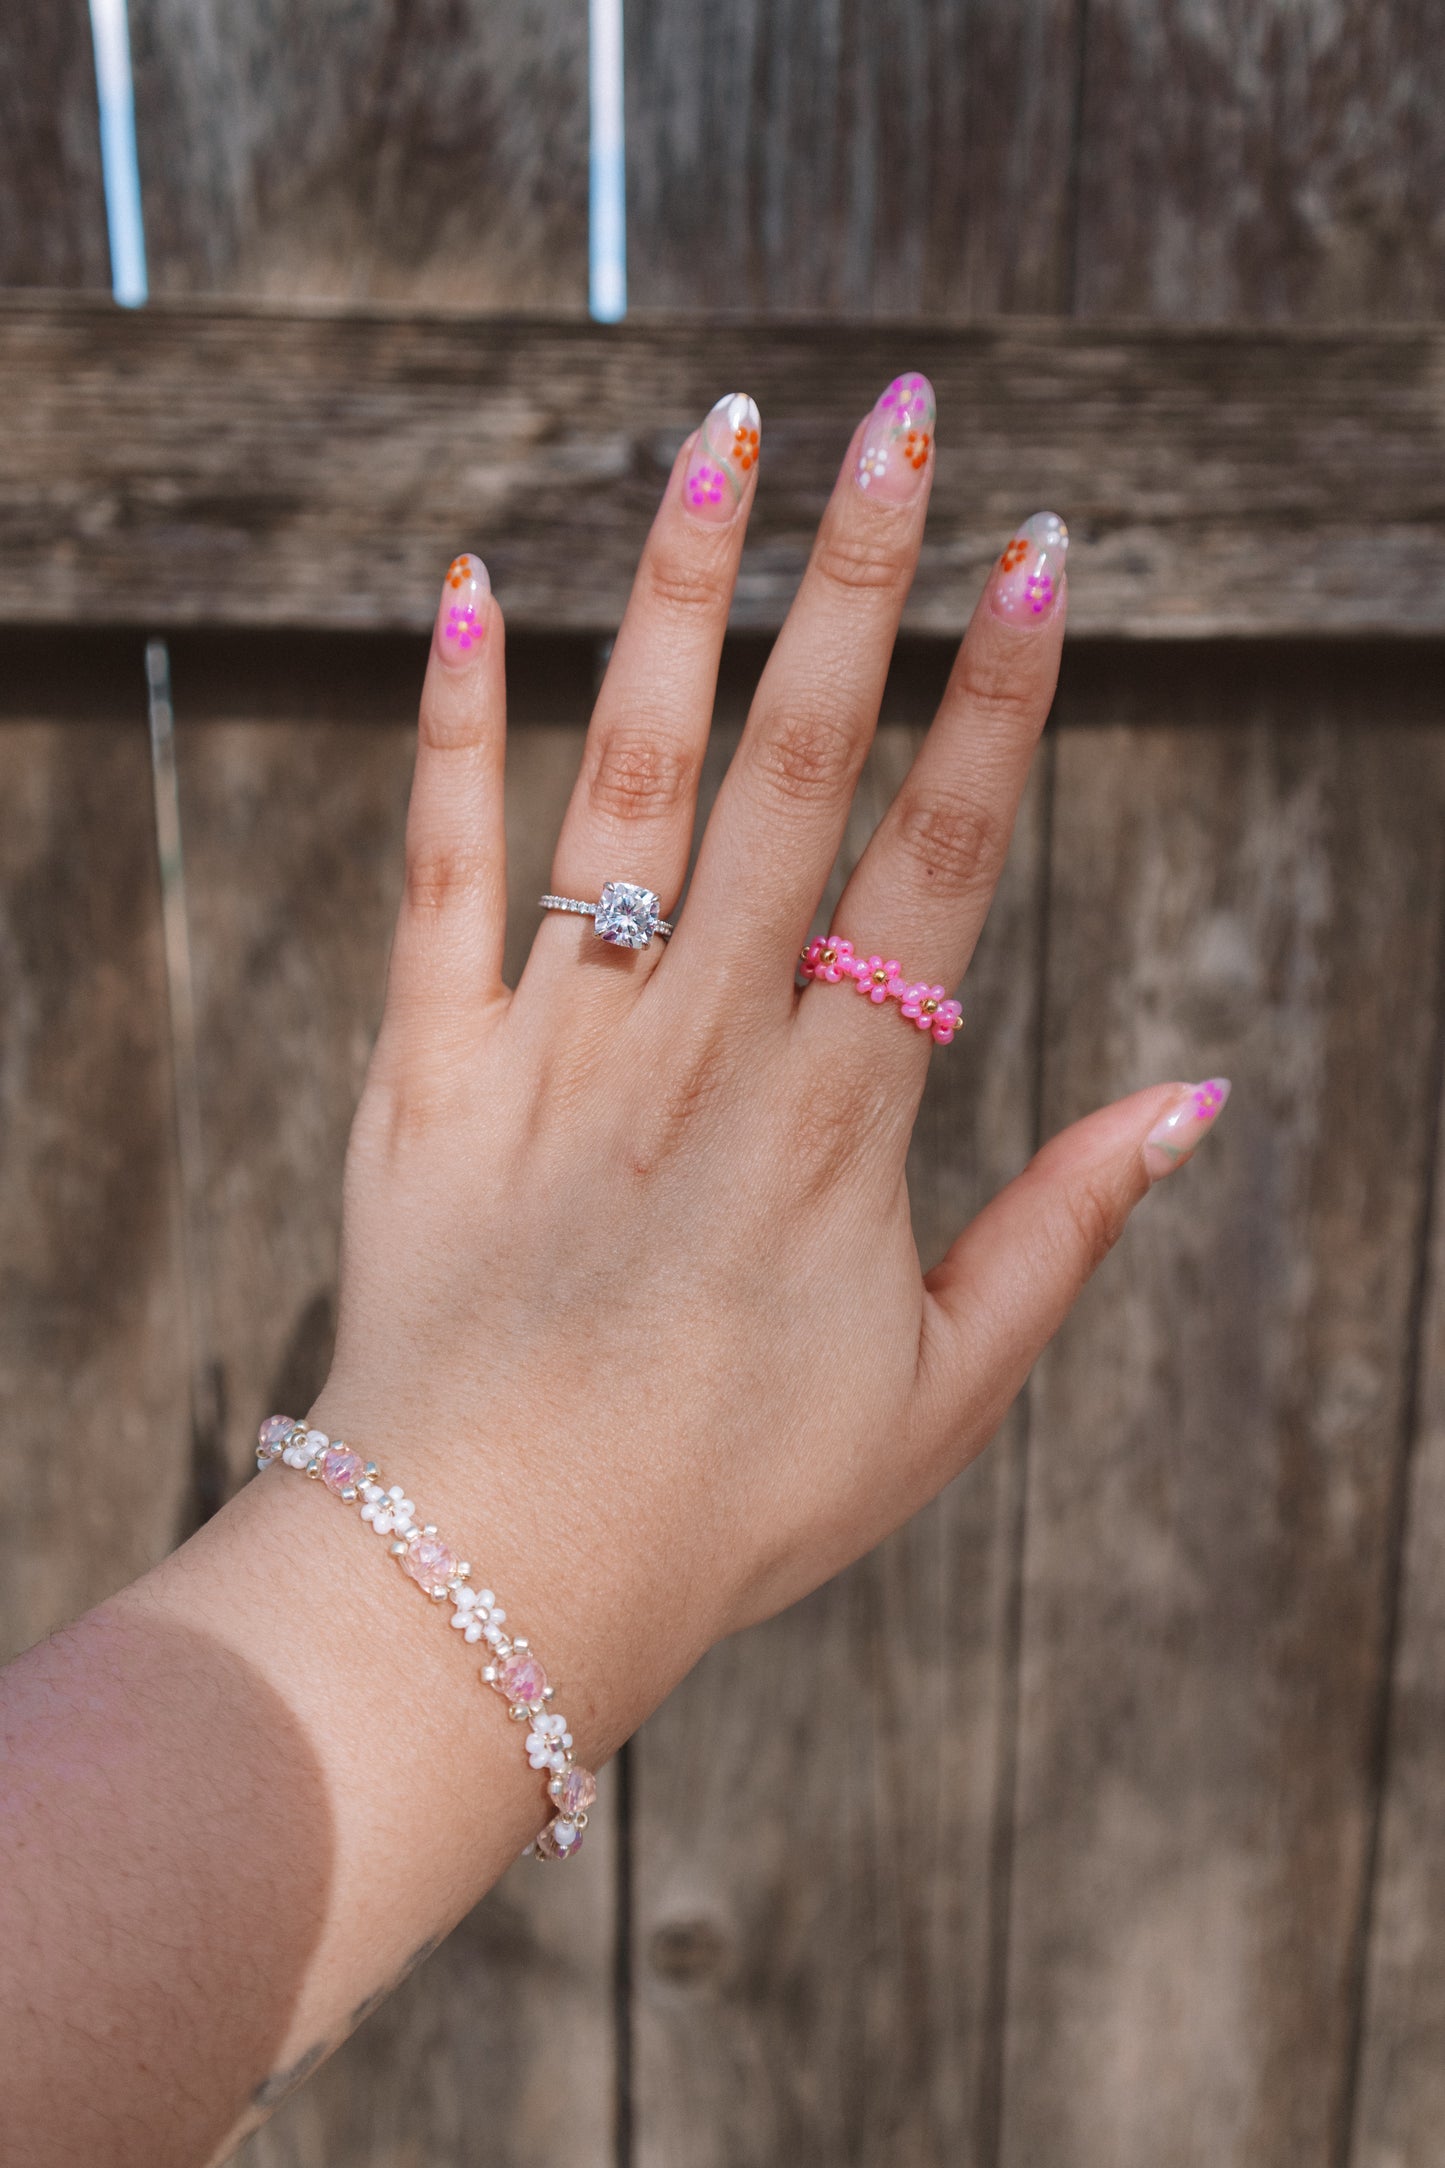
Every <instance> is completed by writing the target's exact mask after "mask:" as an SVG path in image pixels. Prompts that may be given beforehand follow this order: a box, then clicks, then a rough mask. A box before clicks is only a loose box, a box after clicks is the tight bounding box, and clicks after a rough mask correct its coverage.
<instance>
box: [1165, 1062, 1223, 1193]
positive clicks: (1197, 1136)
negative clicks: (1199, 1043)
mask: <svg viewBox="0 0 1445 2168" xmlns="http://www.w3.org/2000/svg"><path fill="white" fill-rule="evenodd" d="M1228 1097H1229V1079H1228V1077H1227V1076H1212V1077H1210V1078H1209V1079H1208V1080H1207V1081H1206V1082H1205V1083H1203V1084H1191V1085H1189V1086H1188V1087H1187V1088H1186V1090H1185V1091H1183V1092H1182V1093H1181V1094H1180V1096H1179V1098H1178V1099H1177V1100H1176V1101H1175V1103H1174V1105H1173V1106H1172V1107H1171V1108H1170V1109H1169V1112H1168V1113H1167V1114H1166V1115H1165V1116H1164V1118H1163V1120H1162V1121H1158V1122H1156V1123H1155V1124H1154V1127H1153V1128H1152V1129H1151V1130H1150V1132H1149V1134H1148V1136H1147V1137H1146V1138H1145V1139H1144V1164H1145V1166H1146V1167H1147V1168H1148V1170H1149V1179H1150V1181H1151V1182H1157V1181H1159V1180H1160V1179H1161V1178H1162V1177H1163V1176H1164V1175H1166V1174H1171V1173H1172V1172H1173V1170H1174V1169H1175V1168H1176V1167H1180V1166H1182V1165H1183V1164H1184V1161H1185V1160H1186V1159H1188V1158H1189V1156H1190V1155H1191V1153H1192V1152H1194V1151H1195V1149H1196V1148H1197V1147H1198V1146H1199V1145H1200V1144H1202V1143H1203V1141H1204V1139H1205V1138H1206V1137H1207V1136H1208V1135H1209V1132H1210V1130H1211V1129H1212V1128H1213V1127H1214V1124H1215V1122H1216V1121H1217V1120H1218V1118H1219V1116H1220V1114H1221V1113H1222V1112H1223V1111H1224V1102H1225V1100H1226V1099H1227V1098H1228Z"/></svg>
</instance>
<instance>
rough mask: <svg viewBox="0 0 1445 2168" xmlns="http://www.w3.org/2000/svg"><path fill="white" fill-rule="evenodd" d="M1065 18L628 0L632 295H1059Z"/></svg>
mask: <svg viewBox="0 0 1445 2168" xmlns="http://www.w3.org/2000/svg"><path fill="white" fill-rule="evenodd" d="M1079 15H1080V9H1079V5H1078V0H1023V4H1020V5H1010V4H1008V0H983V4H981V5H980V4H975V0H907V4H898V0H894V4H888V5H879V4H878V0H828V4H825V5H819V4H818V0H741V4H738V5H733V6H729V7H700V6H696V5H694V4H692V0H630V4H629V6H628V8H627V10H626V23H627V165H628V174H627V183H628V297H629V302H630V304H631V306H632V307H633V308H639V307H640V308H644V309H647V308H659V307H661V308H688V307H692V308H696V307H699V306H701V307H705V308H709V309H714V310H718V309H757V310H761V311H767V312H779V311H781V312H788V311H794V312H796V311H797V310H800V309H819V310H826V311H829V312H833V313H847V314H849V315H855V316H898V315H909V314H912V315H917V314H922V313H926V314H928V315H930V316H935V317H939V318H957V317H963V316H978V315H980V314H985V313H998V312H1017V311H1019V310H1027V311H1030V312H1033V313H1035V314H1045V313H1048V312H1050V311H1053V310H1057V309H1059V308H1061V307H1063V306H1064V305H1065V302H1066V297H1067V287H1068V277H1069V248H1070V242H1071V238H1072V235H1071V227H1070V218H1069V211H1070V198H1069V188H1070V178H1071V161H1070V157H1069V153H1068V146H1069V143H1070V141H1071V138H1072V132H1073V127H1074V118H1075V114H1074V107H1075V71H1076V44H1077V37H1078V32H1079ZM890 373H891V372H890Z"/></svg>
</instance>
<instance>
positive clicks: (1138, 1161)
mask: <svg viewBox="0 0 1445 2168" xmlns="http://www.w3.org/2000/svg"><path fill="white" fill-rule="evenodd" d="M1228 1097H1229V1080H1228V1078H1226V1077H1211V1078H1210V1079H1209V1080H1208V1082H1207V1083H1204V1084H1165V1085H1156V1086H1154V1088H1153V1089H1152V1090H1150V1091H1142V1092H1135V1093H1134V1095H1133V1097H1132V1098H1129V1099H1120V1100H1117V1101H1116V1102H1115V1103H1114V1105H1112V1106H1108V1107H1102V1108H1101V1109H1100V1110H1099V1112H1098V1113H1097V1114H1090V1115H1087V1116H1086V1117H1085V1119H1084V1120H1083V1121H1081V1122H1075V1123H1074V1124H1073V1126H1072V1127H1071V1128H1069V1129H1065V1130H1063V1131H1062V1132H1061V1133H1060V1134H1059V1135H1058V1136H1057V1137H1054V1138H1053V1139H1052V1140H1051V1141H1050V1142H1049V1143H1048V1144H1046V1145H1045V1146H1044V1147H1043V1149H1042V1151H1040V1152H1039V1153H1037V1154H1036V1156H1035V1157H1034V1158H1033V1159H1032V1160H1031V1161H1030V1163H1029V1165H1028V1166H1027V1167H1025V1169H1024V1171H1023V1173H1022V1174H1020V1175H1018V1176H1017V1177H1016V1178H1015V1180H1014V1181H1012V1182H1010V1183H1009V1184H1008V1186H1007V1188H1006V1189H1002V1190H1000V1192H999V1194H998V1195H997V1197H995V1198H994V1199H993V1200H992V1202H991V1203H989V1204H987V1205H985V1207H984V1209H983V1211H982V1212H980V1213H979V1215H978V1217H977V1219H975V1220H974V1221H973V1222H972V1223H971V1224H970V1225H969V1226H968V1227H966V1228H965V1229H964V1231H963V1233H962V1234H961V1235H960V1236H959V1238H958V1240H957V1241H956V1242H955V1243H954V1245H953V1248H952V1249H951V1250H950V1251H949V1253H948V1255H947V1256H946V1257H945V1258H944V1260H943V1262H942V1263H941V1264H940V1265H938V1266H936V1267H935V1269H934V1270H933V1271H932V1272H931V1273H930V1274H929V1275H928V1279H927V1281H926V1283H925V1284H926V1287H927V1290H928V1294H929V1297H930V1301H929V1304H928V1307H927V1309H926V1311H925V1324H924V1334H923V1344H922V1351H921V1358H920V1370H919V1386H920V1391H921V1392H922V1394H923V1396H924V1401H925V1403H926V1404H925V1406H924V1407H923V1409H922V1410H921V1414H922V1417H923V1424H924V1429H925V1434H926V1435H931V1436H940V1437H954V1436H957V1435H958V1434H959V1430H960V1426H963V1427H965V1428H966V1429H967V1432H968V1434H969V1436H970V1437H975V1438H989V1437H992V1435H993V1433H994V1431H995V1430H996V1429H997V1428H998V1425H999V1423H1000V1422H1002V1420H1003V1417H1004V1414H1005V1411H1006V1410H1007V1409H1008V1407H1009V1405H1010V1403H1011V1402H1012V1400H1013V1399H1014V1397H1015V1395H1016V1394H1017V1393H1018V1391H1019V1389H1020V1387H1021V1386H1022V1385H1023V1382H1024V1379H1025V1378H1026V1377H1027V1376H1028V1373H1029V1371H1030V1370H1031V1369H1032V1367H1033V1365H1034V1363H1035V1361H1036V1360H1037V1358H1038V1356H1039V1355H1040V1353H1041V1352H1042V1350H1043V1349H1044V1347H1045V1346H1046V1345H1047V1343H1048V1342H1049V1341H1050V1340H1051V1339H1052V1338H1053V1336H1054V1334H1055V1333H1056V1332H1057V1331H1058V1329H1059V1327H1060V1325H1062V1323H1063V1321H1064V1319H1065V1318H1066V1317H1067V1316H1068V1313H1069V1311H1070V1310H1071V1309H1072V1308H1073V1306H1074V1303H1075V1301H1076V1300H1077V1298H1078V1296H1079V1294H1080V1293H1081V1292H1082V1290H1083V1287H1084V1283H1085V1281H1086V1280H1087V1279H1088V1278H1089V1276H1090V1274H1091V1273H1092V1272H1093V1271H1094V1269H1095V1267H1096V1266H1098V1265H1099V1264H1100V1263H1102V1261H1103V1259H1104V1257H1105V1256H1106V1255H1107V1254H1108V1252H1109V1251H1110V1250H1111V1249H1112V1248H1113V1246H1114V1244H1115V1243H1116V1242H1117V1241H1118V1239H1119V1237H1120V1235H1121V1234H1122V1233H1123V1231H1124V1228H1125V1225H1126V1224H1127V1222H1128V1218H1129V1215H1130V1213H1131V1212H1132V1211H1133V1209H1134V1207H1135V1205H1136V1204H1138V1202H1139V1200H1140V1198H1141V1197H1143V1196H1144V1194H1145V1193H1146V1191H1147V1190H1149V1189H1150V1188H1151V1187H1152V1185H1153V1184H1154V1183H1155V1182H1157V1181H1160V1180H1162V1178H1163V1177H1164V1176H1165V1175H1166V1174H1170V1173H1172V1172H1173V1170H1174V1168H1175V1167H1177V1166H1180V1165H1181V1164H1182V1163H1183V1162H1184V1161H1185V1160H1186V1159H1188V1158H1189V1157H1190V1155H1191V1154H1192V1153H1193V1151H1194V1150H1195V1148H1196V1146H1197V1145H1199V1144H1200V1143H1202V1142H1203V1140H1204V1138H1205V1137H1206V1136H1207V1135H1208V1134H1209V1132H1210V1130H1211V1128H1212V1127H1213V1125H1214V1122H1215V1120H1216V1118H1217V1117H1218V1115H1219V1113H1220V1112H1221V1110H1222V1108H1223V1106H1224V1103H1225V1101H1226V1099H1227V1098H1228ZM984 1381H986V1383H985V1382H984Z"/></svg>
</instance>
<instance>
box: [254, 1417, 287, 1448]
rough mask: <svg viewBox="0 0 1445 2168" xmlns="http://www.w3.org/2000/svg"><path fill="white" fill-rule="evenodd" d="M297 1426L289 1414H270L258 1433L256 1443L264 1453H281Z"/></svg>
mask: <svg viewBox="0 0 1445 2168" xmlns="http://www.w3.org/2000/svg"><path fill="white" fill-rule="evenodd" d="M295 1428H296V1425H295V1424H294V1423H293V1422H292V1420H291V1418H290V1416H289V1415H268V1416H267V1418H266V1420H265V1422H264V1423H263V1424H262V1425H261V1428H260V1429H259V1430H258V1431H257V1433H256V1443H257V1444H258V1445H259V1446H260V1448H261V1451H262V1452H263V1453H279V1452H280V1450H281V1448H282V1446H283V1445H284V1444H285V1443H286V1440H287V1439H288V1438H289V1437H290V1435H291V1433H292V1431H293V1430H294V1429H295Z"/></svg>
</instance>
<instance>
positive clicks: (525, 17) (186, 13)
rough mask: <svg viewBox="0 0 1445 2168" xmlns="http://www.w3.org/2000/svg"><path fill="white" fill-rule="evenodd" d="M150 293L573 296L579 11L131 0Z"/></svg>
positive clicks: (583, 230)
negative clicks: (262, 4) (256, 4)
mask: <svg viewBox="0 0 1445 2168" xmlns="http://www.w3.org/2000/svg"><path fill="white" fill-rule="evenodd" d="M130 18H131V35H132V44H133V48H134V57H135V84H136V127H137V136H138V141H139V151H140V164H141V182H142V189H143V194H144V201H145V217H146V239H147V247H148V252H149V260H150V277H151V286H152V290H153V291H154V292H155V293H157V294H178V293H196V292H210V293H235V294H242V293H244V294H255V295H265V296H272V297H276V298H282V297H284V298H286V299H308V298H309V299H328V300H351V301H355V300H378V301H410V302H416V303H434V304H436V305H438V306H441V307H452V306H456V307H463V306H465V307H483V308H495V307H506V308H532V307H550V308H563V309H566V308H572V309H576V310H577V311H579V312H580V311H582V310H583V309H584V308H585V306H586V299H587V6H586V0H517V4H514V5H512V6H509V7H506V8H497V7H493V6H489V5H488V4H487V0H347V4H344V5H341V4H334V0H333V4H331V5H327V6H317V5H314V4H310V0H273V4H270V5H267V6H264V7H257V6H255V5H254V4H253V0H130Z"/></svg>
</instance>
